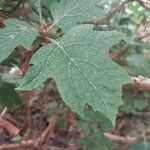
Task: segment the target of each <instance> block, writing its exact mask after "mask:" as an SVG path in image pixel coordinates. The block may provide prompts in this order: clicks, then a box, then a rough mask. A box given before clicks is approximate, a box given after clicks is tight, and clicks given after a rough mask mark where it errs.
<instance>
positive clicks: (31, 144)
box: [0, 115, 61, 150]
mask: <svg viewBox="0 0 150 150" xmlns="http://www.w3.org/2000/svg"><path fill="white" fill-rule="evenodd" d="M56 122H57V115H53V116H52V117H51V118H50V119H49V125H48V127H47V128H46V129H45V130H44V131H43V133H42V134H41V136H40V137H39V138H37V139H36V140H33V139H29V140H23V141H21V142H20V143H14V144H4V145H1V146H0V150H13V149H14V150H16V149H19V148H39V147H40V146H42V145H43V144H44V142H45V141H46V139H47V138H48V136H49V135H50V134H52V133H53V132H54V128H55V126H56ZM50 148H51V149H55V148H56V149H58V148H57V147H54V146H50ZM60 149H61V148H60Z"/></svg>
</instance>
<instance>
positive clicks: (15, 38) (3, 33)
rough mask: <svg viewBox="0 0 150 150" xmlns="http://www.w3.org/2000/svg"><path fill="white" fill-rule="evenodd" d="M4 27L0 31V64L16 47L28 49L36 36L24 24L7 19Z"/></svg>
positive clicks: (33, 31)
mask: <svg viewBox="0 0 150 150" xmlns="http://www.w3.org/2000/svg"><path fill="white" fill-rule="evenodd" d="M5 25H6V27H5V28H3V29H0V52H1V53H0V62H2V61H3V60H4V59H6V58H7V57H8V56H9V55H10V54H11V53H12V51H13V50H14V49H15V48H16V47H17V46H18V45H22V46H23V47H24V48H27V49H28V48H29V47H30V45H31V44H32V42H33V41H34V40H35V38H36V36H37V33H36V31H35V30H34V29H33V28H32V26H30V25H28V24H27V23H26V22H23V21H20V20H17V19H9V20H7V21H6V22H5Z"/></svg>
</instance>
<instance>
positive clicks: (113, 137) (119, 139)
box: [104, 132, 138, 143]
mask: <svg viewBox="0 0 150 150" xmlns="http://www.w3.org/2000/svg"><path fill="white" fill-rule="evenodd" d="M104 136H105V137H106V138H107V139H109V140H111V141H114V142H121V143H134V142H136V141H137V140H138V138H137V137H131V136H126V137H124V136H119V135H114V134H111V133H106V132H105V133H104Z"/></svg>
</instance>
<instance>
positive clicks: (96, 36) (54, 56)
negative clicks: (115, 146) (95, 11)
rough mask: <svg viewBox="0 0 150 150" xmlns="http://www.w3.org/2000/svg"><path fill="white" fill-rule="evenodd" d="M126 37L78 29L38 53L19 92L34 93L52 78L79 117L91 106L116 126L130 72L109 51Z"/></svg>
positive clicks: (88, 29)
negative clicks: (88, 105) (27, 91)
mask: <svg viewBox="0 0 150 150" xmlns="http://www.w3.org/2000/svg"><path fill="white" fill-rule="evenodd" d="M124 37H125V35H124V34H122V33H119V32H116V31H108V32H104V31H101V32H97V31H93V29H92V26H90V25H85V26H77V27H74V28H72V29H71V30H70V31H69V32H68V33H67V34H65V35H64V36H63V37H62V38H60V39H59V41H57V42H58V43H59V46H58V44H48V45H46V46H44V47H42V48H41V49H39V50H38V52H36V53H35V54H34V55H33V57H32V60H31V63H32V64H34V66H33V67H31V69H30V70H29V71H28V72H27V74H26V76H25V77H24V78H23V80H22V81H21V84H20V86H19V87H18V88H17V89H18V90H31V89H34V88H37V87H38V86H40V85H42V84H43V82H44V81H45V80H46V79H47V78H49V77H52V78H54V79H55V80H56V83H57V87H58V89H59V91H60V94H61V96H62V98H63V100H64V102H65V103H66V104H67V105H68V106H70V107H71V109H72V110H74V111H75V112H77V113H78V114H79V115H81V116H84V107H85V105H86V104H90V105H91V106H92V107H93V108H94V110H95V111H100V112H101V113H102V114H104V115H105V116H106V117H107V118H109V119H110V120H111V121H112V122H113V124H114V123H115V118H116V114H117V111H118V107H119V106H120V105H121V104H122V100H121V99H122V98H121V97H122V92H121V87H122V85H123V84H126V83H128V82H130V80H129V77H128V74H127V73H126V71H125V70H124V69H123V68H122V67H120V66H119V65H117V64H116V63H114V62H113V61H112V60H111V59H110V58H109V57H108V56H107V50H108V49H109V48H110V47H111V46H113V45H114V44H116V43H118V42H119V41H120V39H122V38H124Z"/></svg>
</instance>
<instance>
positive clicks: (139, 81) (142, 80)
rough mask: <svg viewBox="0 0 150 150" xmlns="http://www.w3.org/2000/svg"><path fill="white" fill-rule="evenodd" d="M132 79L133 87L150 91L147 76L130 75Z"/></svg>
mask: <svg viewBox="0 0 150 150" xmlns="http://www.w3.org/2000/svg"><path fill="white" fill-rule="evenodd" d="M132 80H133V81H134V87H135V88H137V89H143V90H146V91H150V79H149V78H146V77H143V76H138V77H132Z"/></svg>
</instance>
